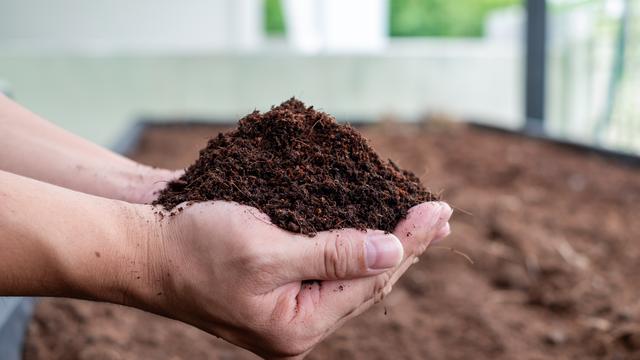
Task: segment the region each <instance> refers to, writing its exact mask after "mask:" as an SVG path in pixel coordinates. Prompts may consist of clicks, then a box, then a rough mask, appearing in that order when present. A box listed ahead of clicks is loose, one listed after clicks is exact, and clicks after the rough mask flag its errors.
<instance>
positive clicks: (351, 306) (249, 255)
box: [129, 202, 452, 358]
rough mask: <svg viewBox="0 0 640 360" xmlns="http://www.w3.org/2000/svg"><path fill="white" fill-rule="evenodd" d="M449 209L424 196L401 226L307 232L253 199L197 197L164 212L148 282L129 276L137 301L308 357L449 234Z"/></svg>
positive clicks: (227, 335) (253, 344)
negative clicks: (276, 219) (292, 228)
mask: <svg viewBox="0 0 640 360" xmlns="http://www.w3.org/2000/svg"><path fill="white" fill-rule="evenodd" d="M451 213H452V210H451V208H450V207H449V206H448V205H447V204H445V203H435V202H434V203H424V204H420V205H418V206H416V207H414V208H412V209H411V210H410V211H409V214H408V216H407V218H406V219H405V220H403V221H402V222H401V223H400V224H399V225H398V226H397V228H396V229H395V231H394V235H391V234H385V233H384V232H381V231H367V232H364V231H358V230H353V229H343V230H336V231H325V232H320V233H318V234H317V235H316V236H314V237H308V236H305V235H299V234H292V233H289V232H286V231H284V230H282V229H280V228H277V227H276V226H274V225H272V224H271V223H270V222H269V220H268V217H267V216H266V215H265V214H263V213H261V212H259V211H258V210H257V209H255V208H251V207H247V206H242V205H238V204H235V203H229V202H210V203H198V204H193V205H191V206H188V207H185V208H184V211H182V212H181V213H180V214H179V215H175V216H169V217H167V216H165V217H164V218H163V220H162V221H161V227H160V228H161V229H162V230H161V231H159V232H158V233H157V237H156V238H155V239H152V241H150V243H154V244H155V246H152V247H151V248H150V250H149V252H148V253H149V256H148V258H147V259H146V263H147V266H146V267H147V268H148V269H151V270H150V275H149V276H148V279H149V281H147V282H148V285H146V286H142V287H141V286H140V284H139V281H138V283H136V285H135V286H133V285H132V286H129V294H130V296H132V299H131V304H133V305H135V306H138V307H141V308H143V309H145V310H148V311H152V312H156V313H159V314H162V315H165V316H168V317H171V318H174V319H177V320H181V321H183V322H186V323H189V324H192V325H194V326H196V327H198V328H200V329H202V330H204V331H207V332H209V333H211V334H214V335H217V336H220V337H222V338H224V339H226V340H227V341H229V342H231V343H234V344H236V345H239V346H241V347H243V348H246V349H248V350H250V351H252V352H254V353H256V354H258V355H261V356H264V357H270V358H285V357H302V356H304V355H306V354H307V353H308V352H309V351H310V350H311V349H312V348H313V347H314V346H315V345H316V344H317V343H319V342H320V341H321V340H322V339H324V338H325V337H327V336H328V335H329V334H331V333H332V332H334V331H335V330H336V329H338V328H339V327H340V326H341V325H342V324H343V323H344V322H345V321H347V320H348V319H350V318H352V317H354V316H356V315H358V314H360V313H362V312H363V311H364V310H366V309H367V308H369V307H370V306H371V305H372V304H374V303H375V302H377V301H380V300H381V299H382V298H383V297H384V295H385V294H387V293H388V292H389V291H390V290H391V286H392V285H393V284H394V283H395V282H396V281H397V280H398V278H399V277H400V276H401V275H402V274H403V273H404V272H405V271H406V270H407V268H408V267H409V266H410V265H411V264H412V263H413V262H414V259H415V258H416V257H417V256H419V255H420V254H422V252H424V251H425V250H426V248H427V246H428V245H429V243H430V242H432V241H434V240H438V239H441V238H443V237H445V236H446V235H448V233H449V224H448V220H449V217H450V216H451ZM156 216H157V215H156ZM370 249H374V250H376V249H377V250H378V251H377V252H375V251H373V250H372V251H369V250H370ZM309 280H321V281H309Z"/></svg>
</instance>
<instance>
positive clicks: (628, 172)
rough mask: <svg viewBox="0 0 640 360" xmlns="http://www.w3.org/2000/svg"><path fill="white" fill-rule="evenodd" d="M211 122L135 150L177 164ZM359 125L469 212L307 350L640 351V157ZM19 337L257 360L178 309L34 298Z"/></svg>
mask: <svg viewBox="0 0 640 360" xmlns="http://www.w3.org/2000/svg"><path fill="white" fill-rule="evenodd" d="M221 130H229V129H228V128H226V129H222V128H220V127H206V126H204V127H184V126H162V127H157V128H152V129H150V130H149V131H147V132H146V133H145V134H144V136H143V138H142V141H141V142H140V146H139V147H138V149H137V151H136V152H135V153H134V154H133V157H134V158H135V159H136V160H139V161H142V162H144V163H147V164H151V165H155V166H164V167H170V168H180V167H184V166H187V165H188V164H190V163H193V161H194V160H195V159H196V158H197V156H198V151H199V150H200V149H201V148H202V147H203V146H205V145H206V143H207V140H208V139H209V138H211V137H212V136H215V135H216V134H217V133H218V132H219V131H221ZM359 130H360V131H361V132H362V133H363V134H364V135H365V137H367V138H369V139H370V140H371V145H372V147H373V148H374V149H375V150H376V151H377V152H378V153H380V154H381V155H382V156H384V157H390V158H392V159H394V160H396V162H397V163H398V165H400V166H402V167H403V168H407V169H410V170H411V171H413V172H414V173H415V174H417V175H418V176H419V177H420V178H422V179H423V180H428V184H429V186H430V187H431V188H432V189H434V190H440V189H445V191H444V193H443V197H444V200H447V201H449V202H450V203H452V204H454V205H455V206H457V207H458V208H461V209H462V210H464V211H465V212H468V213H471V214H472V215H468V214H465V213H463V212H462V211H460V212H456V213H454V217H453V219H452V222H451V227H452V231H453V232H452V235H451V236H450V238H448V239H447V240H445V242H444V243H442V244H437V245H434V246H432V247H431V248H430V249H429V250H428V251H427V253H425V255H424V256H422V257H421V259H420V262H419V263H417V264H416V265H414V266H412V267H411V268H410V269H409V271H408V272H407V273H406V274H405V276H404V277H403V278H401V280H400V282H399V283H398V284H397V285H396V286H394V289H393V291H392V292H391V294H390V295H389V296H388V297H387V298H385V300H384V301H383V302H382V303H381V304H379V305H377V306H374V307H373V308H372V309H371V310H369V311H368V312H366V313H364V314H363V315H361V316H359V317H358V318H356V319H354V320H353V321H350V322H348V323H347V324H346V325H345V326H344V327H343V328H341V329H340V330H338V331H337V332H336V333H335V334H333V335H332V336H330V337H329V338H328V339H327V340H326V341H325V342H323V343H322V344H320V345H319V346H318V347H317V348H316V349H315V350H314V351H313V352H311V354H310V355H309V359H640V301H639V300H638V299H640V286H639V285H638V284H640V221H638V214H640V180H639V179H640V168H638V167H630V166H623V165H620V164H618V163H616V162H614V161H612V160H609V159H605V158H602V157H599V156H595V155H590V154H586V153H584V152H580V151H576V150H572V149H567V148H565V147H562V146H557V145H549V144H547V143H544V142H540V141H536V140H530V139H526V138H523V137H520V136H515V135H508V134H502V133H496V132H491V131H486V130H480V129H476V128H468V127H465V126H453V125H451V124H438V123H431V124H430V125H429V126H425V125H410V124H395V123H384V124H380V125H375V126H371V127H367V128H359ZM445 246H446V247H451V248H454V249H456V250H458V251H460V252H463V253H465V254H467V255H468V256H469V257H471V259H472V260H473V261H474V264H470V263H469V262H468V261H467V260H466V259H465V258H463V257H462V256H459V255H457V254H456V253H455V252H452V251H450V250H449V249H447V248H445ZM345 291H346V289H345ZM25 349H26V352H25V359H27V360H34V359H38V360H40V359H46V360H50V359H54V360H56V359H65V360H66V359H81V360H84V359H109V360H110V359H255V358H256V357H255V356H253V355H252V354H250V353H248V352H246V351H243V350H240V349H238V348H235V347H234V346H232V345H228V344H226V343H225V342H224V341H222V340H219V339H216V338H214V337H213V336H209V335H207V334H205V333H203V332H201V331H199V330H197V329H194V328H192V327H190V326H187V325H185V324H182V323H179V322H176V321H171V320H168V319H164V318H160V317H157V316H154V315H151V314H147V313H144V312H141V311H137V310H134V309H129V308H125V307H121V306H116V305H110V304H100V303H92V302H86V301H77V300H67V299H45V300H43V301H42V302H41V303H40V304H39V305H38V308H37V311H36V314H35V317H34V319H33V321H32V322H31V324H30V326H29V334H28V338H27V342H26V346H25Z"/></svg>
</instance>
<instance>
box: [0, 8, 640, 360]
mask: <svg viewBox="0 0 640 360" xmlns="http://www.w3.org/2000/svg"><path fill="white" fill-rule="evenodd" d="M0 91H2V92H4V93H6V94H9V95H10V96H12V97H13V98H15V99H16V100H17V101H18V102H20V103H21V104H23V105H25V106H26V107H27V108H29V109H31V110H33V111H35V112H37V113H39V114H41V115H43V116H44V117H46V118H48V119H50V120H52V121H54V122H56V123H57V124H59V125H61V126H62V127H64V128H66V129H69V130H70V131H72V132H75V133H77V134H80V135H81V136H84V137H86V138H89V139H91V140H93V141H96V142H98V143H100V144H103V145H107V146H113V147H114V148H115V147H116V146H115V144H119V145H122V139H127V138H133V137H132V136H125V134H128V135H131V134H134V133H135V132H134V131H132V129H135V128H134V125H135V124H137V123H139V122H140V121H152V122H158V123H172V122H185V123H193V122H207V123H209V122H210V123H217V124H214V125H210V124H207V125H206V126H204V125H193V124H192V125H191V126H149V127H147V128H146V130H145V131H144V132H141V133H139V134H137V135H139V136H138V137H137V138H133V140H132V141H131V142H132V144H128V145H130V146H128V147H126V148H127V149H128V153H127V155H128V156H131V157H132V158H133V159H135V160H137V161H141V162H143V163H145V164H150V165H154V166H159V167H167V168H180V167H184V166H187V165H188V164H190V163H192V162H193V160H194V159H195V158H196V157H197V154H198V150H199V149H200V148H201V147H202V146H204V144H205V142H206V140H207V139H208V138H209V137H211V136H215V135H216V134H217V133H218V132H219V131H223V130H227V129H228V128H229V126H230V125H232V124H233V122H235V121H236V120H238V119H239V118H240V117H242V116H243V115H245V114H247V113H249V112H251V111H253V110H254V109H258V110H262V111H265V110H268V109H269V107H270V106H272V105H277V104H279V103H281V102H282V101H284V100H286V99H288V98H290V97H292V96H296V97H298V98H300V99H301V100H303V101H305V102H306V103H307V105H314V106H315V107H316V108H318V109H321V110H323V111H326V112H328V113H331V114H334V115H335V116H336V117H337V119H338V120H340V121H350V122H359V123H360V122H362V123H370V122H371V123H373V122H379V121H380V124H378V125H376V126H362V127H360V130H361V131H362V132H363V134H364V136H366V137H367V138H368V139H370V141H371V144H372V146H374V148H375V149H376V151H378V152H379V153H380V154H381V155H382V156H383V157H390V158H393V159H394V160H397V161H398V164H400V166H402V167H403V168H407V169H410V170H411V171H413V172H414V173H416V174H417V175H418V176H420V177H421V178H422V180H423V181H424V183H425V184H427V185H428V186H429V187H430V188H431V189H432V190H435V191H438V190H440V189H442V190H443V191H444V193H443V194H444V196H445V200H447V201H449V202H450V203H451V204H453V205H454V206H455V207H456V214H455V216H454V218H453V220H452V229H454V230H453V232H452V236H451V237H450V239H449V240H448V241H447V245H446V246H451V248H448V247H441V249H445V250H451V251H437V249H434V250H435V251H429V252H428V253H427V254H425V256H424V257H423V261H420V263H419V264H417V265H416V266H414V267H413V268H412V270H411V271H410V272H408V273H407V274H406V276H405V277H403V279H402V280H401V282H400V283H399V284H398V286H396V287H395V288H394V292H393V293H392V294H391V295H390V296H389V298H387V299H385V302H384V303H383V304H382V305H379V306H378V308H374V309H373V310H371V311H369V312H367V313H366V314H365V315H363V316H361V317H359V318H358V319H356V320H354V321H353V322H351V323H350V324H348V325H347V326H345V327H344V328H343V329H341V330H340V331H339V332H338V333H336V334H334V335H333V336H332V338H331V339H329V340H328V341H327V342H324V343H323V344H321V345H320V346H319V347H318V348H317V349H316V350H314V352H313V353H312V354H311V356H310V358H311V359H333V358H346V359H351V358H353V359H369V358H371V356H374V357H376V356H377V358H383V359H385V358H399V357H402V358H414V359H424V358H429V359H469V358H474V359H475V358H477V359H492V360H493V359H516V358H536V359H542V358H550V359H559V358H562V359H569V358H572V359H600V358H602V359H640V302H639V301H638V299H640V288H639V287H638V286H637V284H638V283H639V282H640V277H639V275H638V274H640V261H638V259H640V244H638V241H639V240H640V222H638V221H637V216H638V215H637V214H638V213H639V212H640V207H639V205H638V204H640V182H638V180H637V179H638V168H637V167H633V166H620V163H618V162H616V161H613V159H614V158H616V157H620V158H625V159H627V160H629V159H631V160H632V161H631V162H635V163H636V164H638V163H640V162H639V161H638V160H640V157H638V156H637V155H639V154H640V0H547V1H545V0H183V1H166V0H92V1H88V0H57V1H44V0H0ZM389 119H391V120H394V121H395V122H394V121H381V120H389ZM425 119H432V120H433V119H447V120H448V121H431V122H422V121H423V120H425ZM399 122H407V123H414V122H418V123H419V124H406V123H402V124H399ZM456 122H462V123H474V124H480V126H460V125H459V124H458V123H456ZM487 128H497V129H498V130H502V129H506V130H508V131H512V132H514V133H524V134H525V136H521V135H514V134H511V133H508V132H504V131H493V130H492V129H487ZM529 137H542V138H552V139H555V140H560V141H563V142H570V143H578V144H581V145H585V146H583V147H575V146H569V147H566V146H560V145H557V144H554V142H548V141H537V140H532V139H530V138H529ZM125 143H126V141H125ZM125 145H126V144H125ZM117 148H118V149H121V150H122V149H123V148H125V147H120V146H118V147H117ZM576 148H577V149H578V150H576ZM592 148H597V149H600V150H605V151H604V152H610V153H613V155H614V156H607V157H599V156H593V154H592V152H591V151H579V150H580V149H582V150H585V149H586V150H591V149H592ZM453 249H456V250H455V251H458V250H459V251H458V253H462V254H468V256H469V259H473V260H474V261H475V263H471V264H470V263H469V262H467V261H466V258H465V257H461V256H457V254H458V253H456V252H455V251H454V250H453ZM32 306H33V301H30V300H25V301H21V300H20V299H17V298H0V359H2V360H5V359H9V360H14V359H25V360H31V359H35V360H40V359H47V360H49V359H79V360H85V359H159V358H168V359H200V358H207V359H208V358H221V359H255V357H253V356H251V355H250V354H247V353H246V352H244V353H243V352H241V351H240V350H238V349H237V348H235V347H233V346H231V345H228V344H226V343H224V342H222V341H220V340H216V339H214V338H213V337H211V336H208V335H206V334H204V333H202V332H199V331H196V330H195V329H193V328H190V327H188V326H186V325H184V324H180V323H177V322H174V321H170V320H167V319H161V318H159V317H155V316H152V315H150V314H146V313H142V312H136V311H134V310H132V309H128V308H124V307H117V306H113V305H109V304H99V303H89V302H82V301H76V300H68V299H45V300H42V301H40V302H39V304H38V307H37V308H36V310H35V315H34V317H33V318H32V320H29V319H30V317H29V315H30V313H31V311H32ZM381 306H382V307H384V311H383V310H382V309H381ZM387 310H389V311H387ZM27 326H28V335H27V341H26V342H25V344H26V345H25V346H24V347H23V346H22V343H21V339H22V337H23V335H24V333H25V332H24V330H25V327H27ZM372 329H376V330H375V333H374V332H373V330H372ZM23 349H24V357H23V355H22V354H23V351H22V350H23Z"/></svg>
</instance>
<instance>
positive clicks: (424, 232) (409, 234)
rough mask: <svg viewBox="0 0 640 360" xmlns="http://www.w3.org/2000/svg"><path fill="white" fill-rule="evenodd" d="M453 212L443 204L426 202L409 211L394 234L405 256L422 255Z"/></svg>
mask: <svg viewBox="0 0 640 360" xmlns="http://www.w3.org/2000/svg"><path fill="white" fill-rule="evenodd" d="M452 212H453V210H452V209H451V207H450V206H449V205H448V204H447V203H445V202H439V201H434V202H427V203H422V204H419V205H416V206H414V207H412V208H411V209H409V212H408V213H407V217H406V218H405V219H404V220H402V221H400V223H399V224H398V226H396V229H395V230H394V234H396V235H397V236H398V237H399V238H400V239H402V244H403V245H404V250H405V256H409V255H411V254H418V255H419V254H422V253H423V252H424V251H425V250H426V248H427V246H429V243H431V241H432V240H433V239H435V238H436V235H437V234H438V231H439V230H440V229H441V228H442V227H443V226H444V225H445V224H446V223H447V222H448V221H449V218H450V217H451V214H452Z"/></svg>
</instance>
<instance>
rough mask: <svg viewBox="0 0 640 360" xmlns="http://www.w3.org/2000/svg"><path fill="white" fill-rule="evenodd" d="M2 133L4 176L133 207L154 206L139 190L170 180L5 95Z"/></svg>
mask: <svg viewBox="0 0 640 360" xmlns="http://www.w3.org/2000/svg"><path fill="white" fill-rule="evenodd" d="M0 128H1V129H2V132H0V169H1V170H5V171H9V172H12V173H16V174H20V175H23V176H27V177H30V178H33V179H38V180H41V181H45V182H48V183H51V184H55V185H59V186H62V187H66V188H69V189H73V190H76V191H81V192H84V193H88V194H94V195H98V196H103V197H107V198H112V199H119V200H126V201H132V202H143V201H145V200H148V198H144V197H141V196H140V191H139V189H138V188H139V187H142V186H145V184H149V183H150V182H153V181H155V180H154V179H158V180H160V179H163V178H166V177H168V176H169V174H167V173H168V172H167V171H166V170H159V169H152V168H150V167H147V166H143V165H140V164H138V163H136V162H134V161H132V160H129V159H127V158H125V157H123V156H120V155H118V154H115V153H113V152H111V151H109V150H107V149H105V148H103V147H100V146H98V145H96V144H93V143H91V142H89V141H87V140H85V139H82V138H80V137H78V136H76V135H73V134H71V133H69V132H67V131H65V130H63V129H61V128H59V127H56V126H55V125H53V124H52V123H50V122H48V121H46V120H44V119H42V118H40V117H39V116H37V115H36V114H33V113H31V112H30V111H28V110H26V109H24V108H22V107H21V106H19V105H18V104H16V103H14V102H12V101H11V100H9V99H8V98H6V97H4V96H2V95H0ZM143 195H144V194H143ZM138 197H139V198H138Z"/></svg>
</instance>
